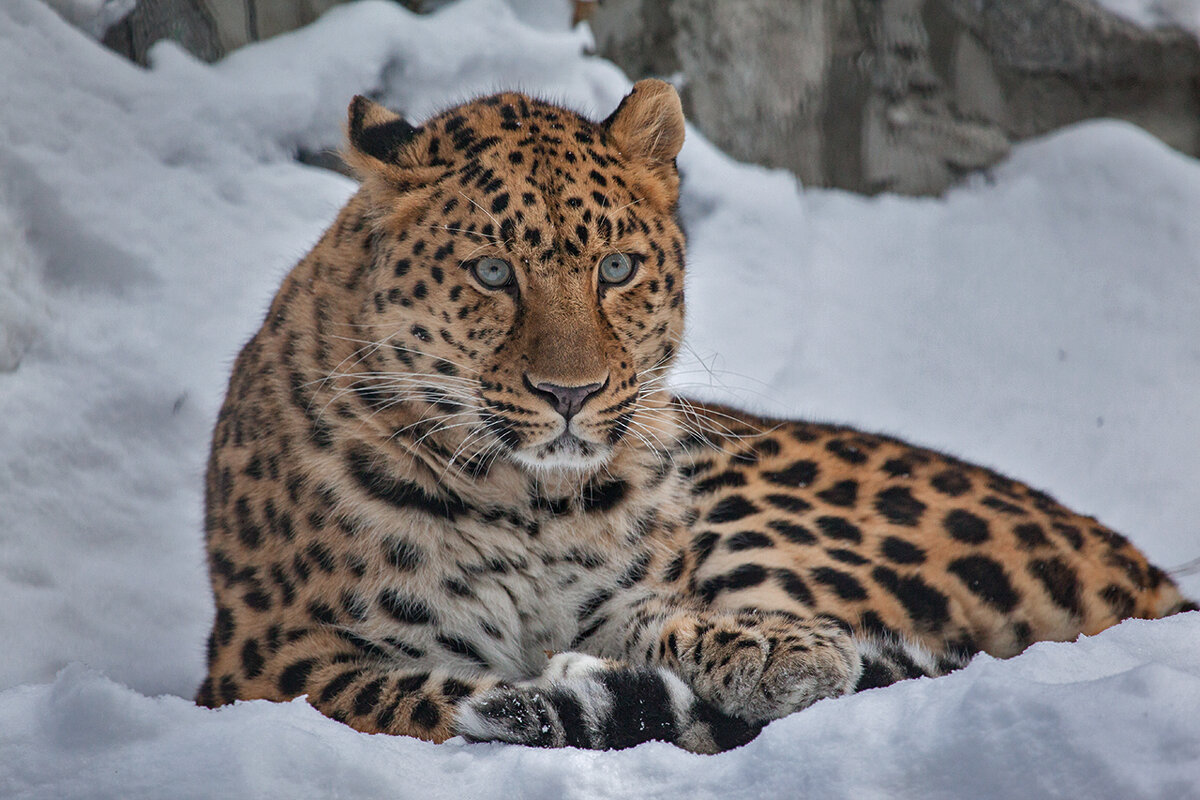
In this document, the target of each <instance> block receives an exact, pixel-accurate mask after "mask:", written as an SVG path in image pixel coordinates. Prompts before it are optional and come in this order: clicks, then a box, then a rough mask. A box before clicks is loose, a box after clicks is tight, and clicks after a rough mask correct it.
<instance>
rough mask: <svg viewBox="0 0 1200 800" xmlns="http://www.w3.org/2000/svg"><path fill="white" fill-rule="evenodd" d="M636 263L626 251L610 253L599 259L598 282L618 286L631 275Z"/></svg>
mask: <svg viewBox="0 0 1200 800" xmlns="http://www.w3.org/2000/svg"><path fill="white" fill-rule="evenodd" d="M636 267H637V264H636V263H635V262H634V260H633V256H631V255H627V254H626V253H610V254H608V255H606V256H605V257H604V258H602V259H600V282H601V283H606V284H608V285H610V286H618V285H620V284H622V283H625V282H626V281H628V280H629V279H630V278H632V277H633V271H634V269H635V268H636Z"/></svg>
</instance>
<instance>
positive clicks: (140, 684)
mask: <svg viewBox="0 0 1200 800" xmlns="http://www.w3.org/2000/svg"><path fill="white" fill-rule="evenodd" d="M586 44H587V37H586V34H583V33H570V32H565V31H553V30H536V29H533V28H530V27H528V26H526V25H525V24H523V23H522V22H521V21H520V20H519V19H517V18H516V17H515V16H514V15H513V14H512V12H511V11H509V9H508V7H507V6H505V5H503V4H502V3H500V2H499V0H464V1H463V2H461V3H458V4H456V5H454V6H451V7H449V8H447V9H446V10H445V11H444V12H442V13H440V14H438V15H434V16H432V17H420V18H418V17H414V16H412V15H410V14H408V13H406V12H405V11H403V10H402V9H401V8H399V7H398V6H397V5H395V4H392V3H384V2H366V3H360V4H356V5H353V6H346V7H339V8H337V9H335V10H334V11H333V12H331V13H329V14H328V15H327V16H326V17H324V18H323V19H322V20H321V21H320V22H319V23H318V24H316V25H314V26H312V27H310V28H308V29H306V30H302V31H298V32H296V33H294V34H291V35H289V36H284V37H280V38H278V39H275V40H272V41H269V42H264V43H262V44H259V45H256V46H254V47H250V48H247V49H245V50H242V51H239V52H237V53H235V54H233V55H232V56H230V57H229V58H227V59H226V60H225V61H223V62H222V63H220V64H217V65H214V66H207V65H203V64H200V63H197V62H196V61H194V60H193V59H191V58H190V57H188V56H187V55H186V54H184V53H182V52H180V51H179V50H178V49H177V48H175V47H173V46H171V45H160V46H159V47H158V48H157V49H156V50H155V51H154V53H153V64H154V65H153V68H152V69H150V70H141V69H138V68H136V67H134V66H131V65H129V64H127V63H125V62H123V61H121V60H120V59H119V58H118V57H116V56H114V55H112V54H110V53H108V52H106V51H105V50H103V49H102V48H101V47H100V46H98V45H97V44H96V43H95V42H93V41H92V40H90V39H89V38H88V37H87V36H85V35H84V34H82V33H80V32H78V31H76V30H75V29H73V28H71V27H70V26H68V25H67V24H66V23H65V22H63V21H62V20H61V19H60V18H59V17H57V16H56V15H55V14H54V13H53V12H52V11H50V10H49V9H47V8H46V7H44V6H42V5H40V4H38V3H36V2H34V0H5V1H4V2H2V3H0V107H2V108H3V109H4V112H3V113H2V114H0V357H3V358H4V359H5V360H4V361H3V368H4V369H6V370H8V371H0V600H2V601H3V609H4V611H3V613H2V614H0V641H2V642H3V648H4V657H3V658H0V690H3V691H2V693H0V797H5V798H8V797H36V798H64V797H122V798H128V797H147V798H154V797H191V796H195V797H207V796H229V797H242V796H266V797H305V796H384V795H388V796H400V797H406V796H419V797H429V798H433V797H453V798H474V797H547V798H552V797H595V796H631V797H659V796H680V797H684V796H692V797H709V796H712V797H718V796H719V797H734V798H736V797H747V798H749V797H762V796H786V797H791V796H800V795H801V794H805V795H807V796H812V797H835V796H842V797H900V796H905V797H907V796H911V797H929V796H933V797H961V796H971V795H976V794H979V795H987V796H1002V797H1006V796H1012V797H1030V796H1045V795H1050V794H1055V793H1057V794H1059V795H1065V796H1089V797H1112V798H1125V797H1186V796H1188V795H1189V793H1191V795H1192V796H1200V744H1198V743H1200V717H1197V716H1196V715H1195V714H1194V713H1193V712H1194V709H1195V707H1196V698H1197V697H1200V667H1197V666H1196V665H1197V664H1200V652H1197V644H1196V643H1197V642H1198V641H1200V614H1190V615H1183V616H1181V617H1179V618H1175V619H1171V620H1165V621H1159V622H1153V623H1137V622H1132V623H1126V624H1124V625H1121V626H1119V627H1118V628H1117V629H1114V630H1112V631H1109V632H1106V633H1104V634H1102V635H1100V636H1098V637H1095V638H1093V639H1090V640H1085V641H1082V642H1079V643H1075V644H1059V645H1039V646H1035V647H1034V648H1032V649H1031V650H1030V651H1029V652H1028V653H1026V654H1024V655H1022V656H1020V657H1018V658H1016V659H1013V660H1012V661H1008V662H997V661H993V660H991V659H980V660H977V661H976V662H975V663H974V664H972V665H971V667H970V668H968V669H967V670H965V671H964V672H962V673H960V674H958V675H955V676H951V677H949V678H946V679H942V680H938V681H919V682H912V683H907V684H902V685H897V686H895V687H891V688H889V689H884V690H879V691H873V692H868V693H865V694H863V695H859V696H855V697H850V698H843V699H840V700H837V701H826V702H822V703H820V704H818V705H817V706H816V707H814V708H813V709H811V710H809V711H806V712H804V713H802V714H798V715H795V716H793V717H790V718H788V719H785V720H782V721H780V722H777V723H775V724H772V725H771V726H769V727H768V728H767V730H766V731H765V732H764V733H763V735H762V736H761V737H760V738H759V739H758V740H756V741H755V742H753V743H752V744H750V745H749V746H747V747H745V748H742V749H740V750H737V751H734V752H731V753H727V754H724V755H721V756H717V757H711V758H701V757H696V756H690V755H688V754H686V753H683V752H681V751H678V750H675V749H673V748H670V747H667V746H665V745H655V744H652V745H647V746H643V747H639V748H636V749H635V750H632V751H627V752H622V753H583V752H577V751H556V752H549V751H546V752H543V751H533V750H526V749H521V748H506V747H496V746H485V745H479V746H476V745H470V746H468V745H462V744H458V745H455V744H451V745H448V746H441V747H438V746H433V745H429V744H425V743H422V742H417V741H415V740H408V739H397V738H392V737H383V736H365V735H362V734H358V733H356V732H354V731H352V730H350V729H349V728H346V727H344V726H341V725H338V724H337V723H334V722H332V721H330V720H327V719H324V718H322V717H321V716H320V715H319V714H317V713H316V712H315V711H313V710H312V709H311V708H309V707H308V706H307V705H306V704H305V703H303V702H302V701H298V702H294V703H290V704H270V703H261V702H256V703H244V704H238V705H236V706H234V707H230V708H225V709H222V710H219V711H209V710H204V709H199V708H196V707H194V706H192V705H191V703H190V701H189V700H188V699H187V698H189V697H190V695H191V693H192V692H193V691H194V689H195V687H196V685H197V684H198V682H199V680H200V677H201V675H202V673H203V663H202V662H203V643H204V639H205V636H206V634H207V632H208V627H209V623H210V619H211V613H212V607H211V599H210V596H209V590H208V585H207V577H206V575H205V568H204V562H203V555H202V553H203V550H202V543H201V533H200V531H201V519H200V517H201V512H200V509H201V506H202V503H201V485H202V480H201V478H202V474H203V468H204V459H205V456H206V452H207V438H208V435H209V431H210V429H211V425H212V421H213V419H214V418H215V415H216V410H217V407H218V405H219V403H220V400H221V395H222V392H223V390H224V383H225V378H226V374H227V370H228V368H229V366H230V364H231V362H232V359H233V356H234V354H235V353H236V352H237V349H238V347H240V345H241V344H242V342H243V341H244V340H245V339H246V338H247V337H248V336H249V335H250V334H251V333H252V331H253V330H254V329H255V328H256V327H257V325H258V323H259V321H260V319H261V316H262V314H263V313H264V311H265V309H266V305H267V303H268V301H269V300H270V297H271V295H272V293H273V291H274V289H275V287H276V286H277V284H278V282H279V280H280V279H281V277H282V276H283V275H284V274H285V272H286V271H287V270H288V269H289V268H290V266H291V265H292V264H293V263H294V262H295V261H296V260H297V259H298V258H299V257H300V256H301V255H302V254H303V253H304V252H305V251H306V249H307V248H308V247H310V246H311V244H312V243H313V242H315V240H316V238H317V236H318V235H319V234H320V232H321V231H322V230H323V228H324V227H325V226H326V225H327V224H328V223H329V221H330V220H331V219H332V218H333V215H334V213H335V211H336V209H337V208H338V207H339V206H340V205H341V204H342V203H343V202H344V201H345V200H346V198H348V197H349V196H350V194H351V193H352V192H353V190H354V185H353V183H352V182H351V181H349V180H347V179H345V178H343V177H341V176H338V175H335V174H332V173H329V172H325V171H322V170H318V169H314V168H309V167H304V166H301V165H298V164H297V163H296V162H295V161H294V159H293V156H294V154H295V153H296V152H297V151H298V150H301V149H303V150H308V151H316V150H320V149H322V148H328V147H334V146H336V145H337V144H338V139H339V136H340V126H341V123H342V120H343V118H344V114H345V106H346V103H347V101H348V100H349V98H350V97H351V96H352V95H353V94H355V93H358V92H374V93H376V94H378V95H381V96H383V97H385V98H386V99H387V101H388V102H389V103H390V104H392V105H393V106H395V107H398V108H401V109H403V110H404V111H405V112H406V113H408V114H410V115H412V116H413V117H414V118H418V119H419V118H420V117H422V116H423V115H425V114H427V113H429V112H431V111H433V110H435V109H437V108H441V107H444V106H447V105H450V104H452V103H454V102H456V101H458V100H460V99H462V98H463V97H466V96H469V95H471V94H474V93H476V92H480V91H489V90H492V89H497V88H502V87H503V88H511V87H514V86H516V87H521V88H524V89H526V90H529V91H532V92H536V93H539V94H542V95H545V96H548V97H551V98H555V99H560V100H563V101H564V102H566V103H568V104H570V105H572V106H574V107H576V108H578V109H580V110H581V111H584V112H588V113H600V114H606V113H607V112H608V111H609V110H611V108H612V107H613V106H614V105H615V104H616V102H617V100H618V99H619V98H620V97H621V96H622V95H623V94H624V92H625V91H626V90H627V89H628V86H629V84H628V82H627V81H626V79H625V78H624V77H623V76H622V75H621V74H620V73H619V71H617V70H616V69H615V68H614V67H613V66H612V65H611V64H608V63H607V62H604V61H602V60H599V59H595V58H590V57H587V56H585V55H583V54H582V51H583V50H584V48H585V46H586ZM680 164H681V167H682V169H683V170H684V171H685V173H686V179H685V189H684V197H683V200H682V209H683V215H684V217H685V222H686V225H687V228H688V231H689V234H690V237H691V246H690V262H691V267H690V270H691V272H690V275H689V279H688V280H689V285H688V296H689V302H690V320H689V324H690V343H691V344H690V354H691V360H690V362H689V363H688V364H684V365H682V366H681V368H680V369H679V371H678V373H677V375H676V382H677V384H678V385H679V386H680V387H681V388H682V389H684V390H685V391H688V392H692V393H698V394H704V395H706V396H710V397H720V398H724V399H727V400H730V399H731V400H734V401H736V402H739V403H742V404H744V405H751V406H754V407H756V408H759V409H762V410H767V411H771V412H773V413H784V414H790V415H793V416H796V415H803V416H810V417H817V418H824V419H834V420H840V421H848V422H852V423H855V424H858V425H861V426H863V427H867V428H872V429H877V430H884V431H886V432H890V433H895V434H899V435H902V436H905V437H907V438H910V439H913V440H916V441H918V442H921V443H923V444H928V445H932V446H935V447H940V448H943V449H947V450H950V451H952V452H954V453H956V454H959V455H963V456H966V457H969V458H971V459H973V460H976V461H981V462H984V463H987V464H989V465H992V466H995V467H998V468H999V469H1001V470H1002V471H1004V472H1007V473H1010V474H1012V475H1014V476H1017V477H1020V478H1023V479H1026V480H1029V481H1030V482H1032V483H1033V484H1035V485H1037V486H1039V487H1042V488H1045V489H1047V490H1049V491H1051V492H1052V493H1053V494H1055V495H1056V496H1058V497H1060V498H1061V499H1063V500H1064V501H1066V502H1067V503H1069V504H1071V505H1073V506H1075V507H1078V508H1080V509H1082V510H1085V511H1087V512H1089V513H1095V514H1096V515H1098V516H1099V517H1100V518H1102V519H1103V520H1104V521H1105V522H1106V523H1107V524H1109V525H1112V526H1114V527H1116V528H1118V529H1121V530H1122V531H1124V532H1125V533H1127V534H1128V535H1129V536H1130V537H1131V538H1132V539H1133V540H1134V541H1135V542H1137V543H1138V544H1139V545H1141V546H1142V547H1143V548H1144V549H1145V550H1146V551H1147V552H1148V553H1149V554H1150V556H1151V557H1152V558H1153V559H1154V560H1155V561H1157V562H1158V563H1160V564H1162V565H1165V566H1170V565H1172V564H1177V563H1180V562H1183V561H1186V560H1188V559H1191V558H1194V557H1196V556H1197V555H1200V536H1198V534H1200V529H1198V528H1197V523H1196V520H1197V519H1200V492H1198V491H1197V489H1196V487H1197V486H1200V447H1197V446H1196V445H1197V443H1198V441H1200V404H1197V403H1196V402H1195V398H1196V397H1197V396H1200V350H1198V349H1197V342H1200V314H1197V313H1196V309H1197V308H1200V164H1198V163H1197V162H1196V161H1195V160H1192V159H1188V158H1185V157H1183V156H1180V155H1179V154H1177V153H1175V152H1172V151H1170V150H1168V149H1166V148H1165V147H1163V146H1162V145H1160V144H1159V143H1158V142H1157V141H1155V140H1153V139H1151V138H1150V137H1148V136H1147V135H1145V134H1143V133H1141V132H1140V131H1138V130H1137V129H1136V128H1132V127H1130V126H1127V125H1124V124H1119V123H1112V122H1100V123H1091V124H1089V125H1085V126H1080V127H1077V128H1074V129H1070V130H1067V131H1063V132H1061V133H1060V134H1058V135H1056V136H1054V137H1050V138H1048V139H1046V140H1043V141H1040V142H1035V143H1030V144H1028V145H1024V146H1022V147H1020V148H1018V149H1017V150H1016V152H1015V154H1014V156H1013V158H1012V159H1011V160H1010V161H1009V162H1008V163H1006V164H1005V165H1003V166H1002V167H1001V168H1000V169H998V170H997V171H996V173H995V175H993V176H991V180H989V181H984V180H979V181H977V182H975V183H973V184H971V185H969V186H967V187H964V188H962V189H959V190H956V191H954V192H952V193H951V195H950V196H949V197H948V198H947V199H946V200H945V201H935V200H912V199H900V198H893V197H881V198H876V199H863V198H860V197H855V196H851V195H846V194H842V193H837V192H827V191H805V190H803V189H800V188H799V187H797V186H796V184H795V182H794V181H793V180H792V179H791V177H790V176H788V175H786V174H783V173H779V172H771V171H768V170H764V169H760V168H755V167H747V166H745V165H740V164H737V163H735V162H732V161H730V160H729V159H727V158H725V157H724V156H722V155H721V154H720V153H718V152H716V151H715V150H714V149H713V148H712V147H711V146H709V145H708V144H707V143H706V142H705V141H704V140H703V139H702V138H700V137H699V136H698V135H696V134H694V133H691V132H689V143H688V145H687V146H686V148H685V150H684V153H683V156H682V157H681V159H680ZM9 343H12V346H11V347H10V346H9ZM10 352H11V353H13V354H14V355H11V356H6V355H5V354H6V353H10ZM1184 588H1185V590H1187V591H1188V592H1189V593H1190V594H1192V595H1193V596H1196V595H1197V594H1200V578H1197V577H1192V578H1190V579H1188V580H1185V581H1184ZM76 662H78V663H76ZM68 665H70V666H68ZM64 667H65V669H64ZM60 670H61V671H60ZM56 676H57V677H56Z"/></svg>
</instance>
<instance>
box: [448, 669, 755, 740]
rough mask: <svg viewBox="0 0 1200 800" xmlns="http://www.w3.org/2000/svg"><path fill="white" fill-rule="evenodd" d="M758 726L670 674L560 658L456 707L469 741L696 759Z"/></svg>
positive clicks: (458, 727) (749, 735) (750, 734)
mask: <svg viewBox="0 0 1200 800" xmlns="http://www.w3.org/2000/svg"><path fill="white" fill-rule="evenodd" d="M760 729H761V725H754V724H751V723H747V722H745V721H744V720H741V719H738V718H735V717H731V716H729V715H726V714H723V713H722V712H721V711H720V710H719V709H717V708H716V707H715V706H713V705H712V704H710V703H706V702H705V701H703V700H701V699H699V698H698V697H696V695H695V694H694V693H693V692H692V690H691V689H690V688H689V687H688V686H687V684H685V683H684V682H683V681H682V680H681V679H680V678H679V677H678V676H676V675H674V674H673V673H671V672H670V671H669V670H666V669H662V668H649V667H628V666H625V665H623V664H621V663H619V662H615V661H611V660H607V659H601V658H596V657H594V656H589V655H585V654H582V653H560V654H558V655H556V656H555V657H554V658H552V659H551V660H550V663H549V664H548V665H547V667H546V670H545V671H544V672H543V673H542V675H540V676H539V677H538V678H536V679H534V680H531V681H525V682H522V683H519V684H516V685H513V686H500V687H497V688H495V689H492V690H490V691H488V692H484V693H482V694H480V695H478V696H475V697H472V698H470V699H469V700H467V701H466V702H464V703H463V705H462V706H461V707H460V712H459V715H458V718H457V721H456V730H457V731H458V732H459V733H460V734H462V735H463V736H464V737H466V738H467V739H468V740H470V741H502V742H509V743H513V744H525V745H532V746H536V747H581V748H588V749H594V750H608V749H614V750H615V749H622V748H626V747H632V746H634V745H637V744H641V743H642V742H646V741H651V740H661V741H666V742H671V743H674V744H676V745H678V746H680V747H683V748H685V749H687V750H691V751H692V752H696V753H716V752H720V751H722V750H728V749H730V748H732V747H737V746H739V745H742V744H745V743H746V742H748V741H750V740H751V739H753V738H754V737H755V736H756V735H758V731H759V730H760Z"/></svg>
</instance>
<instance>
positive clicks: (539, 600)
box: [353, 509, 646, 680]
mask: <svg viewBox="0 0 1200 800" xmlns="http://www.w3.org/2000/svg"><path fill="white" fill-rule="evenodd" d="M392 522H393V523H394V524H393V525H390V526H381V527H377V528H376V532H375V533H374V534H373V536H372V538H373V539H375V540H376V543H375V546H374V547H372V548H370V549H371V550H373V551H374V554H375V557H374V559H373V563H371V564H370V565H369V568H368V569H367V570H366V571H365V573H364V575H363V576H362V578H361V579H360V581H359V584H360V592H359V593H360V594H362V595H365V596H368V597H372V598H374V602H371V603H369V604H367V606H368V608H369V611H368V613H367V614H366V615H365V616H364V617H363V618H362V619H360V620H357V622H356V624H355V625H354V626H353V628H354V632H355V634H356V635H358V636H361V637H363V638H364V639H367V640H368V641H370V642H371V643H373V645H374V646H380V647H382V648H384V649H385V650H387V651H389V652H390V654H391V655H392V656H394V657H396V658H399V659H403V660H408V661H416V662H418V665H419V666H421V667H422V668H424V667H426V666H428V667H433V666H434V665H437V666H446V665H453V666H454V668H455V669H458V670H461V671H464V672H475V671H487V672H491V673H494V674H499V675H501V676H502V677H504V678H506V679H510V680H516V679H520V678H527V677H530V676H532V675H535V674H537V673H538V672H540V671H541V669H542V668H543V667H544V665H545V661H546V652H547V651H562V650H567V649H569V648H570V647H571V646H572V642H573V641H574V640H575V639H576V638H577V637H578V635H579V633H580V631H582V630H586V628H587V626H588V625H589V624H591V623H592V622H593V617H594V615H595V613H596V606H597V605H598V603H599V598H604V597H606V596H608V595H609V594H610V593H611V592H612V590H613V587H614V586H615V585H616V584H617V583H618V581H619V579H620V576H621V575H622V574H624V573H626V572H627V571H628V570H629V569H630V568H631V565H632V564H634V563H636V562H637V560H638V559H639V558H643V559H644V558H645V557H646V556H645V552H646V551H645V549H644V548H638V547H630V546H629V543H628V541H629V538H630V537H629V531H630V529H631V527H632V526H633V524H634V523H633V522H632V521H631V519H630V515H629V514H628V513H626V512H624V511H622V512H613V513H607V514H598V515H597V514H590V515H589V514H583V513H570V512H568V513H561V512H556V511H555V510H552V509H539V510H535V511H533V512H531V513H528V514H526V515H523V516H518V515H516V514H511V515H503V516H500V517H495V516H494V515H486V514H485V515H478V514H470V515H465V516H464V517H462V518H460V519H457V520H454V521H446V520H438V521H432V520H429V519H413V518H408V519H403V520H402V519H394V520H392Z"/></svg>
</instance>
